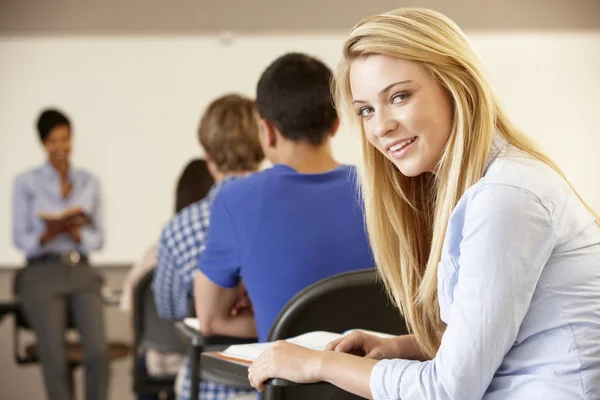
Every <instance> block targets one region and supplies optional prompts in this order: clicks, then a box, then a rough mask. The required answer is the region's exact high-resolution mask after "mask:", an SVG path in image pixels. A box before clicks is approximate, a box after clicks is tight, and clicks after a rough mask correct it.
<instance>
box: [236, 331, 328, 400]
mask: <svg viewBox="0 0 600 400" xmlns="http://www.w3.org/2000/svg"><path fill="white" fill-rule="evenodd" d="M321 356H322V352H320V351H315V350H310V349H307V348H305V347H301V346H298V345H295V344H292V343H289V342H286V341H282V340H280V341H277V342H275V343H274V344H273V346H272V347H271V348H270V349H269V350H267V351H265V352H264V353H263V354H262V355H261V356H260V357H259V358H258V359H257V360H256V361H254V363H253V364H252V365H251V366H250V368H249V369H248V379H249V380H250V384H251V385H252V386H253V387H255V388H256V389H257V390H258V391H260V392H262V391H263V390H264V382H265V381H266V380H267V379H270V378H282V379H287V380H288V381H292V382H296V383H314V382H319V381H320V380H321V379H320V378H319V376H320V375H319V374H320V367H321V364H322V362H321Z"/></svg>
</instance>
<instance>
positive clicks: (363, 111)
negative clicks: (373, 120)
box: [358, 107, 373, 118]
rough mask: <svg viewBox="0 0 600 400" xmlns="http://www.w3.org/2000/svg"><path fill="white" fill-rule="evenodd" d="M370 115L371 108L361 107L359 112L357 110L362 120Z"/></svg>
mask: <svg viewBox="0 0 600 400" xmlns="http://www.w3.org/2000/svg"><path fill="white" fill-rule="evenodd" d="M372 113H373V107H362V108H361V109H360V110H358V116H360V117H363V118H365V117H368V116H369V115H371V114H372Z"/></svg>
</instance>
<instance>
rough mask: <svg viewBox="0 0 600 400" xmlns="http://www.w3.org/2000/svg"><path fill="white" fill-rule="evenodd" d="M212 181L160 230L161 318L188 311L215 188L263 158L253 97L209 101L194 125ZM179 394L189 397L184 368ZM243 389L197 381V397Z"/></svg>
mask: <svg viewBox="0 0 600 400" xmlns="http://www.w3.org/2000/svg"><path fill="white" fill-rule="evenodd" d="M198 136H199V138H200V144H201V145H202V147H203V148H204V151H205V153H206V160H207V163H208V167H209V170H210V172H211V174H212V175H213V177H214V179H215V185H214V186H213V187H212V188H211V190H210V192H209V194H208V196H207V197H206V198H205V199H203V200H201V201H199V202H196V203H193V204H192V205H190V206H188V207H186V208H184V209H183V210H181V211H180V212H179V213H178V214H177V215H176V216H175V217H173V219H172V220H171V221H169V223H168V224H167V225H166V226H165V228H164V229H163V231H162V234H161V239H160V243H159V249H158V257H157V258H158V266H157V268H156V272H155V276H154V281H153V283H152V289H153V291H154V297H155V301H156V308H157V311H158V313H159V315H160V316H161V317H162V318H167V319H181V318H184V317H187V316H188V304H189V301H190V298H191V297H192V292H193V290H192V289H193V281H194V270H195V268H196V266H197V263H198V257H199V256H200V254H201V253H202V252H203V251H204V248H205V244H206V235H207V232H208V225H209V217H210V208H211V204H212V200H213V198H214V196H215V195H216V193H217V192H218V191H219V190H220V189H221V188H222V187H223V186H224V185H226V184H227V182H230V181H232V180H235V179H238V178H240V177H242V176H244V175H247V174H249V173H251V172H254V171H256V170H257V169H258V166H259V164H260V162H261V161H262V159H263V158H264V155H263V152H262V149H261V147H260V143H259V139H258V126H257V120H256V105H255V103H254V101H253V100H251V99H248V98H245V97H242V96H239V95H235V94H231V95H226V96H223V97H221V98H218V99H216V100H215V101H213V102H212V103H211V104H210V105H209V106H208V108H207V110H206V111H205V113H204V115H203V117H202V120H201V121H200V127H199V130H198ZM186 371H187V372H186V375H185V376H184V382H183V384H182V388H181V392H180V394H179V398H180V399H183V400H187V399H189V397H190V383H189V382H190V380H189V378H190V377H189V368H188V365H187V363H186ZM239 393H245V391H240V390H239V389H236V388H229V387H226V386H222V385H217V384H215V383H213V382H201V383H200V398H201V399H202V400H224V399H227V398H228V397H229V396H230V395H232V394H239Z"/></svg>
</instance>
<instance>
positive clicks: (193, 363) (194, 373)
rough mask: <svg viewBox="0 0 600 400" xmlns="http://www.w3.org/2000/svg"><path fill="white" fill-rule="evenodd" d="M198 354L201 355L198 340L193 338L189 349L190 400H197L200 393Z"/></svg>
mask: <svg viewBox="0 0 600 400" xmlns="http://www.w3.org/2000/svg"><path fill="white" fill-rule="evenodd" d="M200 353H202V346H201V345H200V338H198V337H194V338H192V346H191V348H190V375H191V376H190V379H191V382H190V383H191V385H190V386H191V387H190V399H192V400H198V395H199V392H200Z"/></svg>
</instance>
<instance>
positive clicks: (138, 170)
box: [0, 32, 600, 265]
mask: <svg viewBox="0 0 600 400" xmlns="http://www.w3.org/2000/svg"><path fill="white" fill-rule="evenodd" d="M470 37H471V39H472V42H473V44H474V46H475V47H476V49H477V51H478V53H479V54H480V56H481V58H482V59H483V61H484V65H485V68H486V71H487V72H488V74H489V77H490V80H491V81H492V84H493V86H494V87H495V89H496V91H497V93H498V95H499V96H500V98H501V99H502V101H503V103H504V105H505V107H506V108H507V109H508V111H509V113H510V115H512V117H513V118H514V120H515V121H516V122H517V123H518V124H520V126H521V127H523V128H524V129H525V130H526V131H527V132H529V133H530V134H531V135H532V136H534V137H535V138H536V139H537V140H538V141H539V142H540V143H541V144H542V145H543V146H544V147H545V148H546V150H547V151H548V152H549V153H550V154H551V155H552V156H553V157H554V158H555V160H556V161H557V162H558V163H559V164H560V165H561V166H562V167H563V169H564V171H565V173H566V174H567V176H569V177H570V178H571V180H572V183H573V184H574V185H575V187H577V188H578V189H579V190H580V192H581V194H582V195H583V196H584V197H585V198H586V199H587V200H588V201H589V203H590V204H591V205H592V206H593V207H594V208H595V209H596V210H600V180H599V179H598V178H597V173H598V172H599V171H600V157H598V154H597V149H598V148H599V145H600V138H599V136H600V135H598V128H599V127H600V100H599V96H598V93H600V73H599V71H600V32H595V33H585V34H552V35H549V34H533V33H531V34H472V35H470ZM342 41H343V35H342V34H339V35H328V36H299V37H295V36H284V37H274V36H253V37H238V38H235V39H234V41H233V43H232V44H230V45H223V44H222V43H220V42H219V40H218V39H217V38H211V37H175V36H163V37H96V36H94V37H50V38H43V37H31V36H28V37H18V38H6V37H5V38H1V39H0V193H2V194H1V195H0V221H3V224H2V225H3V228H1V229H0V265H1V264H15V263H19V262H21V261H22V256H21V254H20V253H19V252H18V251H17V250H15V249H14V248H13V245H12V239H11V234H10V230H11V198H12V181H13V179H14V176H15V175H16V174H17V173H18V172H20V171H22V170H24V169H27V168H30V167H32V166H36V165H39V164H40V163H42V162H43V153H42V152H41V150H40V147H39V144H38V140H37V134H36V132H35V130H34V119H35V117H36V116H37V114H38V112H39V111H40V109H41V108H43V107H46V106H51V105H55V106H58V107H60V108H62V109H63V110H64V111H65V112H67V114H68V115H69V116H70V117H71V119H72V122H73V124H74V132H75V137H74V139H75V143H74V145H75V147H74V153H73V160H74V163H75V164H76V165H77V166H81V167H85V168H87V169H90V170H92V171H93V172H94V173H95V174H96V175H97V176H98V177H99V178H100V180H101V182H102V187H103V195H104V206H105V207H104V208H105V218H104V223H105V229H106V243H105V247H104V249H103V251H102V252H100V253H98V254H97V255H96V256H95V257H94V260H95V261H97V262H102V263H113V262H115V263H122V262H131V261H132V260H133V259H135V258H137V257H138V256H139V255H140V254H141V253H142V252H143V250H144V249H145V248H146V247H147V246H148V245H149V244H150V243H151V242H152V241H153V240H155V238H156V237H157V235H158V234H159V232H160V229H161V226H162V225H163V224H164V222H165V221H166V220H167V219H168V218H169V216H170V215H171V211H172V208H173V192H174V182H175V179H176V177H177V175H178V173H179V172H180V170H181V168H182V167H183V165H184V164H185V163H186V162H187V161H188V160H189V159H191V158H193V157H197V156H200V155H201V154H202V153H201V150H200V147H199V145H198V141H197V138H196V129H197V123H198V120H199V117H200V114H201V112H202V110H203V108H204V107H205V106H206V105H207V104H208V103H209V102H210V101H211V100H212V99H213V98H214V97H216V96H219V95H221V94H224V93H227V92H231V91H237V92H241V93H244V94H247V95H251V96H253V95H254V90H255V85H256V81H257V79H258V77H259V75H260V73H261V72H262V70H263V69H264V68H265V66H266V65H267V64H268V63H269V62H271V61H272V60H273V59H275V58H276V57H277V56H279V55H281V54H283V53H284V52H287V51H304V52H307V53H310V54H313V55H316V56H319V57H320V58H322V59H323V60H324V61H325V62H326V63H327V64H329V65H330V66H331V67H332V68H333V67H335V65H336V64H337V60H338V57H339V54H340V46H341V43H342ZM356 143H357V142H356V138H355V137H354V136H353V133H351V132H348V131H347V130H345V129H342V130H341V131H340V132H339V133H338V135H337V137H336V139H335V141H334V151H335V154H336V156H337V157H338V158H339V159H340V160H342V161H344V162H350V163H354V162H356V159H357V147H356Z"/></svg>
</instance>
